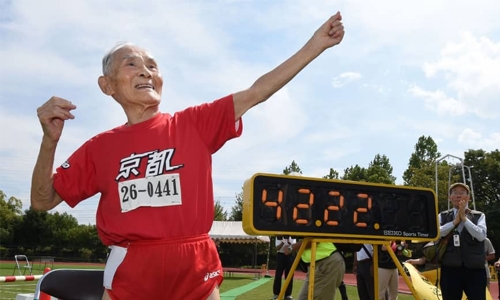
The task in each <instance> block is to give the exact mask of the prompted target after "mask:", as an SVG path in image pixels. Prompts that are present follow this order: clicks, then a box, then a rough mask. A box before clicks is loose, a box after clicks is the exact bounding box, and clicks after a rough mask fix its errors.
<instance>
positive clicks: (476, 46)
mask: <svg viewBox="0 0 500 300" xmlns="http://www.w3.org/2000/svg"><path fill="white" fill-rule="evenodd" d="M423 69H424V72H425V74H426V76H427V77H429V78H431V79H433V78H435V77H437V76H438V75H441V74H442V75H443V79H444V81H445V82H446V87H447V90H448V91H449V93H450V94H454V95H456V96H454V97H455V99H453V97H450V96H447V95H446V94H445V93H444V92H443V91H435V92H428V91H425V90H423V89H420V88H418V87H411V88H410V92H412V93H414V94H415V95H416V96H419V97H424V98H425V99H426V100H425V101H426V104H427V105H428V106H429V107H433V109H434V110H436V111H438V112H440V113H444V112H449V113H450V114H452V115H456V114H459V115H461V114H464V113H474V114H476V115H477V116H478V117H480V118H493V117H498V116H500V106H499V105H498V95H499V93H500V41H499V42H496V43H495V42H493V41H492V40H491V39H489V38H487V37H474V36H473V35H472V34H471V33H465V34H464V35H463V37H462V40H461V41H460V42H455V43H448V44H447V45H446V46H445V47H444V48H443V49H442V50H441V55H440V57H439V59H438V60H436V61H435V62H426V63H425V64H424V66H423Z"/></svg>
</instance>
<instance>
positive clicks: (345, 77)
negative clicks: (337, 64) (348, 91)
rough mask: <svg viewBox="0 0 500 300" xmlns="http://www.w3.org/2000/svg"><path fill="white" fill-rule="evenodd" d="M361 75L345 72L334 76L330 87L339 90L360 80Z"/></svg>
mask: <svg viewBox="0 0 500 300" xmlns="http://www.w3.org/2000/svg"><path fill="white" fill-rule="evenodd" d="M361 77H362V75H361V74H360V73H356V72H345V73H342V74H340V75H339V76H336V77H334V78H333V79H332V85H333V87H334V88H340V87H343V86H344V85H347V84H349V83H351V82H354V81H357V80H359V79H361Z"/></svg>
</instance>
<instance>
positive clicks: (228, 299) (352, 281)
mask: <svg viewBox="0 0 500 300" xmlns="http://www.w3.org/2000/svg"><path fill="white" fill-rule="evenodd" d="M274 272H275V271H274V270H269V275H270V276H271V277H269V278H265V277H263V278H261V279H260V280H257V281H255V282H252V283H249V284H247V285H244V286H242V287H239V288H236V289H233V290H230V291H227V292H225V293H222V294H221V300H234V299H236V297H237V296H239V295H241V294H244V293H246V292H248V291H250V290H252V289H254V288H257V287H258V286H260V285H262V284H264V283H266V282H268V281H271V280H273V279H274ZM305 277H306V273H304V272H300V271H296V272H295V274H294V279H304V278H305ZM344 283H345V284H347V285H351V286H356V276H355V275H354V274H352V273H346V274H345V275H344ZM222 284H224V283H222ZM399 292H400V293H404V294H411V292H410V288H409V287H408V286H407V285H406V282H405V280H404V279H403V277H402V276H399ZM490 293H491V297H492V299H495V300H496V299H500V298H498V282H491V283H490Z"/></svg>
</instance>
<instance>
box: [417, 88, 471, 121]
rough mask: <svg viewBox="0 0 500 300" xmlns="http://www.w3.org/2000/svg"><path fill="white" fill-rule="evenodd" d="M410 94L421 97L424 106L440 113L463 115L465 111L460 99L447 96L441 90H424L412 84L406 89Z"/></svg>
mask: <svg viewBox="0 0 500 300" xmlns="http://www.w3.org/2000/svg"><path fill="white" fill-rule="evenodd" d="M408 92H410V94H412V95H414V96H416V97H419V98H423V99H424V102H425V107H427V108H428V109H430V110H433V111H436V112H437V113H438V114H440V115H444V114H450V115H454V116H459V115H463V114H465V113H466V111H467V110H466V107H465V105H464V104H463V103H461V102H460V101H458V100H456V99H453V98H451V97H448V96H447V95H446V94H445V93H444V92H443V91H440V90H437V91H433V92H431V91H426V90H424V89H423V88H421V87H419V86H416V85H413V86H410V88H409V89H408Z"/></svg>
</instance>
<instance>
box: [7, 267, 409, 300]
mask: <svg viewBox="0 0 500 300" xmlns="http://www.w3.org/2000/svg"><path fill="white" fill-rule="evenodd" d="M14 267H15V264H14V263H0V276H12V275H13V272H14ZM50 267H52V266H50ZM61 268H66V269H103V268H104V265H102V266H92V265H90V266H89V265H84V264H74V265H72V264H57V263H55V264H54V265H53V268H52V269H61ZM15 271H16V272H15V274H14V275H19V272H18V271H17V270H15ZM22 271H23V270H22V269H21V272H22ZM42 273H43V266H38V265H36V264H35V265H34V266H33V275H38V274H42ZM25 275H29V274H28V272H26V274H25ZM264 280H265V279H264ZM253 282H255V279H254V277H253V275H236V274H235V275H234V276H233V277H226V278H224V282H223V284H222V286H221V288H220V292H221V294H224V293H226V292H228V291H230V290H233V289H236V288H239V287H242V286H245V285H247V284H250V283H253ZM36 283H37V281H27V282H0V300H14V299H15V298H16V295H17V294H24V293H33V292H34V291H35V287H36ZM302 284H303V281H302V280H294V284H293V294H292V295H293V296H294V297H295V298H296V297H297V295H298V293H299V290H300V288H301V287H302ZM272 285H273V280H272V278H270V279H268V281H267V282H266V283H264V284H262V285H260V286H258V287H257V288H255V289H252V290H250V291H248V292H246V293H243V294H241V295H239V296H237V297H236V298H235V299H236V300H248V299H251V300H266V299H271V298H272ZM347 294H348V295H349V299H350V300H354V299H358V295H357V292H356V287H354V286H347ZM335 298H336V299H340V294H339V293H338V291H337V296H336V297H335ZM224 299H225V297H223V298H222V300H224ZM227 299H234V298H229V297H228V298H227ZM398 299H400V300H410V299H414V298H413V296H411V295H405V294H400V295H399V297H398Z"/></svg>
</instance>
